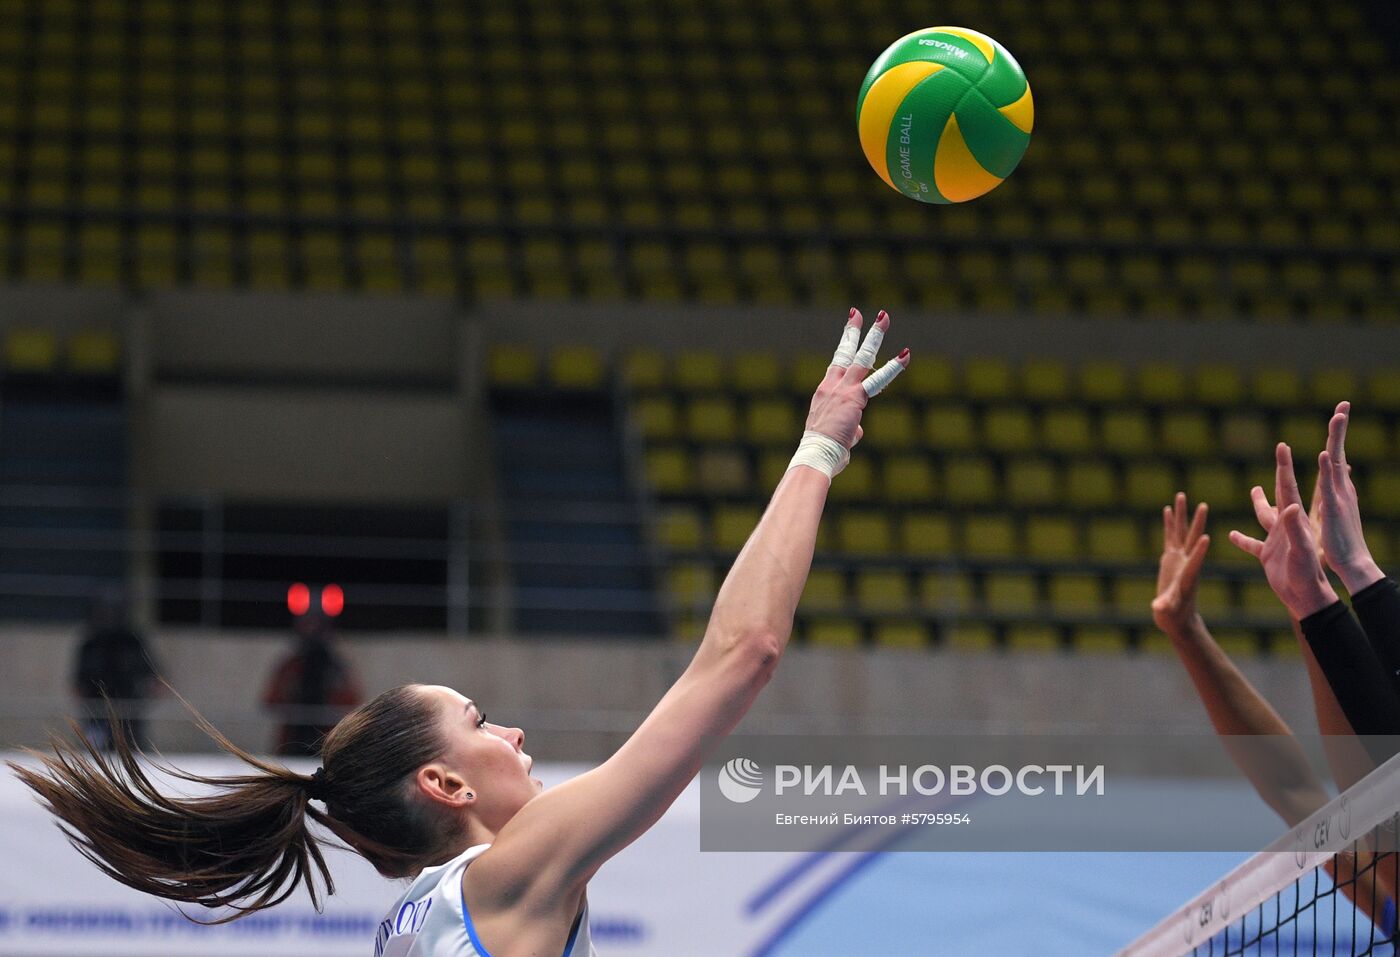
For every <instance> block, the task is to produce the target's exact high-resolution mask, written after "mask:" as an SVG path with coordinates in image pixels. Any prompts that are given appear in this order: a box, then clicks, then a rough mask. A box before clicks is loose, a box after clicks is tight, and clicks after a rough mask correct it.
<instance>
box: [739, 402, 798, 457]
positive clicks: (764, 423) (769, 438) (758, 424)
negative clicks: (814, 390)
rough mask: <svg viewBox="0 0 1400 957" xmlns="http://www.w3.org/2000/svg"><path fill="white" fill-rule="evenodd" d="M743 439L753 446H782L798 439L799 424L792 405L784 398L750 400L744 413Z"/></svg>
mask: <svg viewBox="0 0 1400 957" xmlns="http://www.w3.org/2000/svg"><path fill="white" fill-rule="evenodd" d="M743 432H744V438H745V439H746V440H747V441H749V442H751V443H753V444H754V445H783V446H787V445H790V444H793V443H795V442H796V438H794V437H795V436H796V437H800V436H801V434H802V431H801V422H800V420H799V419H798V417H797V411H796V409H794V408H793V404H792V402H791V401H789V400H788V399H786V398H762V399H752V400H750V402H749V404H748V407H747V408H746V409H745V411H744V429H743Z"/></svg>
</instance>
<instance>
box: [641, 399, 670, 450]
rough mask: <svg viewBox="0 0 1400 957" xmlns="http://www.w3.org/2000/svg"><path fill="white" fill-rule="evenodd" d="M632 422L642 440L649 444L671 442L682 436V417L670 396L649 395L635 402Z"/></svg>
mask: <svg viewBox="0 0 1400 957" xmlns="http://www.w3.org/2000/svg"><path fill="white" fill-rule="evenodd" d="M632 421H633V422H634V423H635V424H636V427H637V431H638V432H639V433H640V434H641V436H642V438H644V439H646V440H647V441H649V442H655V441H658V440H671V439H675V438H677V437H678V436H679V435H680V415H679V413H678V412H677V411H676V403H675V401H674V400H673V399H672V398H671V397H670V396H669V395H648V396H643V397H642V398H640V399H638V400H637V401H635V402H633V403H632Z"/></svg>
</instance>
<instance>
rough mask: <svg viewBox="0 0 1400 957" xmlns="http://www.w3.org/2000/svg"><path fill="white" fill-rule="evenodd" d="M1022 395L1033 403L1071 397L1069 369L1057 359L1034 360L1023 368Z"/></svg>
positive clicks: (1059, 400)
mask: <svg viewBox="0 0 1400 957" xmlns="http://www.w3.org/2000/svg"><path fill="white" fill-rule="evenodd" d="M1021 394H1022V395H1024V396H1025V397H1026V398H1027V399H1030V400H1031V401H1033V402H1061V401H1064V400H1066V399H1068V398H1069V397H1070V374H1069V367H1068V366H1067V365H1065V364H1064V363H1063V362H1060V361H1058V360H1056V359H1032V360H1030V361H1028V362H1026V363H1025V364H1024V365H1023V366H1022V367H1021Z"/></svg>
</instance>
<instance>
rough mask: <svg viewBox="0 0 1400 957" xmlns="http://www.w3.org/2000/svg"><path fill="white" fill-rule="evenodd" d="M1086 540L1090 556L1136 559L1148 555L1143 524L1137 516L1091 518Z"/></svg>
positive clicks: (1117, 559)
mask: <svg viewBox="0 0 1400 957" xmlns="http://www.w3.org/2000/svg"><path fill="white" fill-rule="evenodd" d="M1085 542H1086V544H1087V545H1088V551H1089V557H1090V558H1096V559H1101V560H1105V561H1135V560H1138V559H1141V558H1145V557H1146V549H1145V546H1144V543H1143V530H1142V524H1141V522H1140V521H1139V520H1138V519H1137V518H1106V517H1105V518H1101V517H1094V518H1090V519H1089V522H1088V525H1087V526H1086V527H1085Z"/></svg>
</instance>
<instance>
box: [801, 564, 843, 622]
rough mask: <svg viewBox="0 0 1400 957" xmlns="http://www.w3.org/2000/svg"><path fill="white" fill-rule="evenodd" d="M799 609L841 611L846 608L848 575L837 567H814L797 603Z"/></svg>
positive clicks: (807, 612)
mask: <svg viewBox="0 0 1400 957" xmlns="http://www.w3.org/2000/svg"><path fill="white" fill-rule="evenodd" d="M797 608H798V610H799V611H801V612H803V613H805V614H811V613H812V612H841V611H844V610H845V608H846V575H845V573H844V572H842V571H841V570H840V569H836V568H813V569H812V570H811V572H810V573H809V574H808V575H807V585H806V587H804V588H803V589H802V598H801V599H800V600H799V601H798V603H797Z"/></svg>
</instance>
